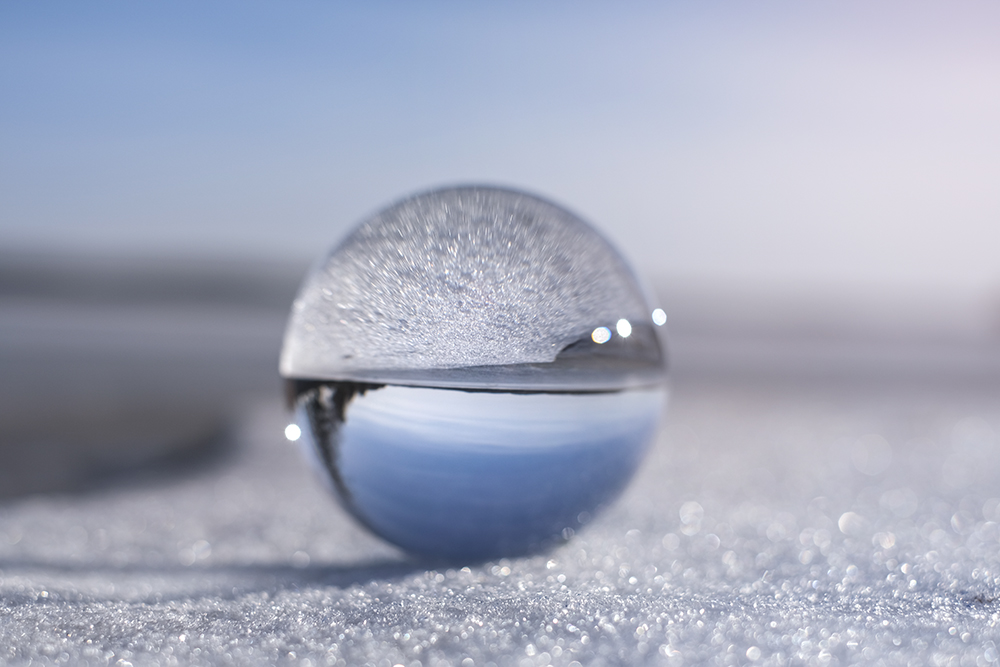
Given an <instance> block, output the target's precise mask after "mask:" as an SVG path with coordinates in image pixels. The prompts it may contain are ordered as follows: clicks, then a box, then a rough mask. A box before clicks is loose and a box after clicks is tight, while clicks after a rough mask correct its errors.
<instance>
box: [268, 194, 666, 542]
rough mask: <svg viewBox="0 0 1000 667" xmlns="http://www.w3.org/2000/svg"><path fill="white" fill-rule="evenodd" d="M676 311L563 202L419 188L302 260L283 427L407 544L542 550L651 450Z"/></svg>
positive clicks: (358, 509) (330, 478)
mask: <svg viewBox="0 0 1000 667" xmlns="http://www.w3.org/2000/svg"><path fill="white" fill-rule="evenodd" d="M665 321H666V316H665V314H663V311H662V310H660V309H654V308H653V307H652V305H651V304H650V303H649V301H648V300H647V298H646V296H645V294H644V292H643V290H642V289H641V288H640V286H639V284H638V282H637V281H636V278H635V276H634V274H633V273H632V271H631V269H630V268H629V267H628V265H627V263H626V262H625V261H624V260H623V259H622V257H621V255H619V254H618V252H616V251H615V250H614V248H612V247H611V245H609V244H608V242H607V241H605V240H604V239H603V238H602V237H601V236H600V235H599V234H598V233H597V232H596V231H594V230H593V229H592V228H591V227H590V226H588V225H587V224H586V223H584V222H583V221H581V220H580V219H579V218H577V217H576V216H574V215H573V214H571V213H569V212H567V211H566V210H564V209H562V208H560V207H558V206H555V205H553V204H551V203H549V202H546V201H544V200H542V199H539V198H537V197H533V196H531V195H527V194H524V193H521V192H516V191H512V190H504V189H497V188H489V187H463V188H449V189H443V190H436V191H432V192H428V193H424V194H421V195H418V196H415V197H411V198H409V199H405V200H403V201H401V202H399V203H397V204H395V205H393V206H390V207H389V208H387V209H385V210H383V211H381V212H380V213H378V214H376V215H375V216H373V217H372V218H370V219H368V220H366V221H365V222H363V223H362V224H361V225H360V226H359V227H358V228H357V229H355V230H354V231H353V232H352V233H351V234H350V235H349V236H348V237H347V238H346V239H345V240H344V241H343V242H342V243H341V244H340V245H339V246H337V247H336V248H335V249H334V250H333V252H331V253H330V254H329V255H328V256H327V257H326V259H325V260H324V261H322V262H321V263H320V264H319V265H317V266H316V268H315V269H314V270H313V271H312V272H311V273H310V274H309V276H307V278H306V280H305V282H304V284H303V285H302V288H301V290H300V292H299V295H298V297H297V298H296V300H295V302H294V304H293V307H292V313H291V316H290V318H289V322H288V327H287V330H286V333H285V341H284V346H283V349H282V353H281V373H282V375H283V376H284V378H285V379H286V381H287V386H288V389H289V397H290V400H291V401H292V402H293V403H294V409H295V415H296V417H295V418H296V424H295V426H297V427H298V428H295V429H289V430H288V431H286V432H287V433H292V434H294V436H295V438H296V439H299V441H300V442H301V443H303V445H304V448H305V450H306V452H307V454H308V455H309V456H310V458H311V459H312V461H313V462H314V463H315V465H316V467H317V468H318V469H319V470H320V473H321V476H322V477H323V478H324V479H325V480H326V481H327V482H328V483H329V485H330V487H331V488H332V489H333V490H334V492H335V493H336V495H337V497H338V498H339V499H340V501H341V503H342V504H343V505H344V507H345V508H346V509H347V510H348V511H349V512H350V513H351V514H353V515H354V516H355V517H356V518H357V519H358V520H359V521H360V522H361V523H363V524H364V525H366V526H368V527H369V528H370V529H371V530H372V531H373V532H375V533H376V534H378V535H380V536H382V537H383V538H385V539H387V540H389V541H391V542H393V543H395V544H397V545H399V546H401V547H403V548H404V549H406V550H409V551H412V552H416V553H419V554H424V555H427V556H432V557H443V558H448V559H484V558H493V557H499V556H510V555H517V554H523V553H529V552H533V551H537V550H540V549H543V548H546V547H547V546H549V545H551V544H554V543H557V542H559V541H560V540H563V539H565V538H567V537H568V536H570V535H572V534H573V531H574V530H576V529H577V528H578V527H579V526H580V524H581V523H585V522H586V521H587V519H588V517H589V516H591V515H592V514H593V513H594V512H595V511H597V510H598V509H599V508H600V507H602V506H603V505H605V504H607V503H608V502H610V501H611V500H613V499H614V498H615V497H616V496H617V495H618V494H619V493H620V492H621V490H622V489H623V488H624V486H625V485H626V484H627V482H628V480H629V479H630V478H631V476H632V474H633V473H634V471H635V469H636V467H637V466H638V464H639V462H640V461H641V460H642V457H643V455H644V453H645V451H646V449H647V447H648V445H649V442H650V439H651V437H652V435H653V433H654V431H655V428H656V425H657V422H658V420H659V416H660V412H661V410H662V407H663V405H664V403H665V397H666V390H665V385H664V381H665V374H666V364H665V357H664V352H663V346H662V342H661V340H660V337H659V336H658V333H657V329H658V327H659V326H660V325H662V324H663V323H664V322H665ZM300 435H301V437H300ZM289 437H291V436H289Z"/></svg>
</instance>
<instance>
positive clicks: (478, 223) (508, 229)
mask: <svg viewBox="0 0 1000 667" xmlns="http://www.w3.org/2000/svg"><path fill="white" fill-rule="evenodd" d="M650 313H651V308H650V307H649V306H648V304H646V302H645V299H644V296H643V294H642V291H641V290H640V289H639V287H638V285H637V284H636V281H635V277H634V275H633V274H632V272H631V270H630V269H629V268H628V266H627V265H626V264H625V262H624V260H623V259H622V258H621V256H620V255H619V254H618V253H617V252H616V251H615V250H614V249H613V248H612V247H611V246H610V245H609V244H608V243H607V241H605V240H604V239H603V238H602V237H601V236H600V235H599V234H598V233H597V232H595V231H594V230H593V229H592V228H591V227H590V226H588V225H587V224H586V223H584V222H583V221H581V220H580V219H579V218H577V217H576V216H574V215H572V214H571V213H569V212H568V211H565V210H564V209H561V208H559V207H557V206H554V205H552V204H550V203H548V202H546V201H543V200H541V199H537V198H535V197H532V196H530V195H526V194H523V193H520V192H514V191H510V190H500V189H495V188H485V187H466V188H454V189H446V190H437V191H434V192H429V193H426V194H422V195H418V196H416V197H412V198H410V199H407V200H404V201H402V202H400V203H399V204H396V205H394V206H391V207H389V208H388V209H386V210H384V211H382V212H380V213H379V214H377V215H376V216H374V217H373V218H371V219H369V220H367V221H366V222H364V223H363V224H362V225H361V226H360V227H359V228H358V229H356V230H355V231H354V232H353V233H352V234H351V235H350V236H348V237H347V238H346V239H345V240H344V241H343V243H341V245H340V246H338V247H337V248H336V249H335V250H334V252H333V253H332V254H331V256H330V257H329V258H327V260H325V261H324V262H323V263H322V264H321V265H320V266H319V267H317V269H316V270H315V271H314V272H313V273H312V274H311V275H310V276H309V278H308V279H307V280H306V282H305V284H304V285H303V288H302V291H301V292H300V294H299V297H298V298H297V299H296V301H295V304H294V306H293V309H292V315H291V318H290V320H289V324H288V330H287V333H286V335H285V345H284V349H283V351H282V359H281V371H282V374H283V375H285V376H286V377H298V378H325V379H346V378H347V377H348V376H349V374H350V372H352V371H357V370H372V369H397V370H398V369H405V370H413V369H442V368H462V367H468V366H494V365H505V364H525V363H535V362H538V363H544V362H551V361H552V360H553V359H555V357H556V355H557V354H558V353H559V352H560V351H561V350H562V349H563V348H564V347H565V346H566V345H568V344H570V343H572V342H574V341H577V340H580V339H581V338H583V339H586V338H589V337H590V334H591V332H592V331H593V330H594V328H595V327H600V326H604V327H614V326H615V323H616V322H618V321H619V319H623V318H624V319H626V320H629V321H631V322H632V323H646V324H648V322H649V320H650Z"/></svg>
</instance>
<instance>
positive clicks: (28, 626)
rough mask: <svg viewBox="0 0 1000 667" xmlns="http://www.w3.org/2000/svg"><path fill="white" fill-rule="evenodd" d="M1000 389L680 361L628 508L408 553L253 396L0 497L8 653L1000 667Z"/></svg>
mask: <svg viewBox="0 0 1000 667" xmlns="http://www.w3.org/2000/svg"><path fill="white" fill-rule="evenodd" d="M997 399H998V393H997V387H996V383H995V382H992V383H991V382H989V381H980V382H978V383H977V382H974V381H972V380H967V381H957V380H952V381H947V382H946V381H944V380H942V381H940V382H936V381H933V378H931V379H928V378H924V379H923V380H917V379H911V380H910V381H903V380H902V379H899V380H896V381H887V380H882V381H877V380H874V379H871V378H867V379H866V378H865V377H863V376H854V377H845V378H842V379H841V380H839V381H832V380H829V379H826V380H816V379H813V380H809V379H799V380H791V379H781V377H777V376H775V377H771V378H770V379H768V378H767V377H765V376H759V377H758V376H753V375H746V376H743V377H737V376H718V377H715V378H714V379H713V378H711V377H708V376H701V377H700V376H698V375H696V374H687V375H683V374H682V375H681V377H678V378H676V379H675V381H674V382H673V385H672V394H671V398H670V406H669V410H668V413H667V417H666V420H665V423H664V425H663V427H662V429H661V431H660V433H659V436H658V439H657V441H656V443H655V445H654V448H653V450H652V451H651V454H650V456H649V458H648V460H647V461H646V464H645V465H644V467H643V468H642V469H641V471H640V473H639V475H638V476H637V478H636V479H635V480H634V483H633V484H632V485H631V486H630V487H629V489H628V490H627V492H626V493H625V495H624V496H623V497H622V498H621V499H620V501H619V502H617V503H616V504H614V505H613V506H611V507H609V508H607V510H606V511H605V512H603V513H602V514H599V515H598V516H596V517H594V518H593V520H592V521H590V522H589V524H588V525H587V527H586V528H585V529H584V530H583V531H581V533H580V534H578V535H576V536H574V537H572V539H570V540H569V541H568V542H567V543H565V544H564V545H562V546H560V547H558V548H556V549H555V550H553V551H551V552H549V553H544V554H540V555H536V556H533V557H527V558H517V559H510V560H498V561H494V562H487V563H450V564H448V563H429V562H418V561H413V560H410V559H408V558H407V557H406V556H405V555H404V554H402V553H401V552H399V551H397V550H395V549H394V548H393V547H390V546H388V545H386V544H384V543H382V542H380V541H379V540H377V539H376V538H374V537H371V536H369V535H368V534H366V533H365V532H364V531H363V530H362V529H360V528H358V527H357V526H356V525H355V524H354V523H352V521H351V520H350V519H349V518H348V517H347V515H346V514H345V513H344V512H343V511H342V510H341V509H340V508H339V507H338V506H337V505H336V504H335V502H334V500H333V499H332V497H330V496H329V495H328V494H327V493H326V491H325V490H323V488H322V486H321V484H320V483H319V482H318V481H316V480H315V479H314V478H313V477H312V474H311V472H310V471H309V470H308V469H307V468H306V466H305V465H304V463H303V462H302V460H301V457H300V456H299V453H298V452H297V451H296V450H295V446H294V445H292V444H290V443H288V442H286V441H285V440H284V438H283V436H282V432H283V429H284V426H285V424H286V420H287V418H288V416H287V414H286V413H285V412H284V411H283V410H282V408H281V407H280V405H279V403H278V401H277V400H274V401H264V402H260V403H256V404H254V405H251V406H248V407H247V409H246V410H245V411H244V412H243V413H242V416H241V418H240V420H239V425H238V428H237V429H236V430H235V432H234V433H233V435H232V439H233V442H234V445H235V446H234V447H232V448H231V449H230V450H229V452H230V453H229V454H228V455H227V456H225V457H223V458H221V459H220V460H217V461H216V462H215V463H211V464H207V465H204V466H202V467H200V468H195V469H193V470H192V469H183V470H173V471H168V472H164V473H162V474H156V473H148V474H144V475H142V476H140V477H129V476H125V477H124V478H123V477H118V478H116V479H115V481H114V484H112V485H111V486H108V487H104V488H99V489H97V490H92V491H90V492H85V493H78V494H73V495H59V494H55V495H45V496H42V495H36V496H21V497H18V498H14V499H9V500H7V501H5V502H4V504H2V505H0V606H2V615H0V662H5V663H8V664H12V665H21V664H93V665H120V666H123V667H124V666H126V665H129V664H132V665H152V664H161V665H175V664H179V665H186V664H195V665H198V664H289V665H291V664H295V665H313V666H319V665H376V666H382V667H391V666H392V665H407V666H410V667H413V666H416V665H422V666H428V667H429V666H431V665H454V666H455V667H458V666H462V667H469V666H471V665H482V666H486V665H497V666H498V667H528V666H542V665H548V664H552V665H576V664H580V665H636V664H651V665H659V664H663V665H679V664H688V665H698V664H709V665H742V664H754V665H788V664H794V665H799V664H809V665H849V664H885V665H907V664H914V665H916V664H920V665H963V666H964V665H969V666H971V665H988V664H991V663H994V662H996V661H997V660H998V659H1000V647H998V645H997V644H998V643H1000V630H998V628H997V623H998V620H1000V601H998V598H1000V585H998V583H1000V579H998V576H1000V442H998V439H997V433H998V430H1000V403H998V400H997Z"/></svg>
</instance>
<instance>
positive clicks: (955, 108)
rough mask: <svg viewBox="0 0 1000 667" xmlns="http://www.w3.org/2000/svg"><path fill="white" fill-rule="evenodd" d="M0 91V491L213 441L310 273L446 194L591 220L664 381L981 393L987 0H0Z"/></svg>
mask: <svg viewBox="0 0 1000 667" xmlns="http://www.w3.org/2000/svg"><path fill="white" fill-rule="evenodd" d="M0 91H2V94H0V99H2V103H0V496H17V495H23V494H26V493H32V492H43V491H58V490H73V489H81V488H89V487H92V486H94V485H100V484H105V483H108V480H109V479H111V478H113V476H114V475H115V474H134V472H135V471H137V470H146V469H150V468H151V467H154V468H157V469H160V468H162V467H163V466H169V465H174V463H176V462H178V461H179V462H181V463H183V462H184V461H189V460H202V459H201V458H199V457H202V458H203V457H211V456H214V455H216V454H217V453H218V452H220V451H224V450H225V448H226V447H227V446H228V445H227V442H228V441H229V440H228V436H227V432H228V429H229V425H230V424H231V423H232V419H233V415H234V414H236V413H238V412H239V411H240V410H241V409H243V406H246V405H248V404H249V403H248V402H250V401H252V400H257V399H260V398H273V400H274V401H279V400H280V382H279V380H278V376H277V355H278V349H279V347H280V341H281V335H282V330H283V326H284V319H285V317H286V315H287V311H288V308H289V305H290V303H291V300H292V298H293V296H294V293H295V290H296V288H297V285H298V282H299V281H300V280H301V278H302V276H303V275H304V273H305V271H306V270H307V268H308V266H309V264H310V263H311V262H313V261H315V260H316V259H317V258H318V257H319V256H320V255H321V254H322V253H324V252H325V251H326V250H327V249H328V248H329V247H330V246H331V245H333V244H334V243H335V242H336V241H337V239H338V238H339V237H341V236H342V235H343V234H344V233H345V232H346V231H347V230H348V229H349V228H350V227H351V226H353V225H354V224H356V223H357V222H358V221H359V220H360V219H361V218H363V217H364V216H366V215H368V214H369V213H371V212H373V211H375V210H377V209H379V208H381V207H383V206H384V205H386V204H388V203H390V202H392V201H393V200H395V199H398V198H400V197H402V196H405V195H408V194H411V193H413V192H415V191H419V190H422V189H426V188H430V187H435V186H439V185H445V184H455V183H470V182H481V183H490V184H498V185H506V186H512V187H517V188H522V189H526V190H529V191H532V192H535V193H538V194H541V195H543V196H546V197H548V198H550V199H553V200H554V201H556V202H558V203H561V204H563V205H565V206H567V207H568V208H570V209H572V210H574V211H576V212H577V213H578V214H580V215H581V216H583V217H584V218H586V219H588V220H590V221H592V223H593V224H594V225H595V226H596V227H597V228H599V229H601V230H602V231H603V232H604V233H605V234H606V235H607V236H608V237H609V238H610V239H612V241H613V242H615V243H616V244H617V245H618V246H619V247H620V248H621V249H622V251H623V252H624V253H625V254H626V255H627V256H628V257H630V258H631V259H632V261H633V262H634V264H635V266H636V267H637V269H638V270H639V272H640V273H642V274H643V275H644V276H645V277H646V278H647V280H648V282H649V284H650V285H651V286H652V287H653V289H654V291H655V292H656V293H657V294H658V295H659V298H660V300H661V303H662V305H663V307H664V308H665V309H666V311H667V313H668V318H669V320H668V327H669V335H670V337H671V361H672V372H673V374H674V378H675V381H676V382H679V383H683V382H684V379H685V378H688V377H704V376H715V377H718V376H724V377H726V376H737V375H738V376H741V377H744V378H747V377H749V378H758V377H772V376H782V377H786V376H797V377H806V378H811V379H813V380H815V381H819V382H836V381H839V380H840V379H843V378H848V379H851V381H858V380H861V381H864V382H869V381H871V382H877V381H882V380H884V379H886V378H891V379H892V380H893V381H896V382H912V383H946V382H953V383H958V384H965V385H968V384H970V383H971V384H972V385H975V386H977V387H980V388H981V391H986V392H995V391H996V389H997V388H998V382H997V381H998V379H1000V262H998V261H997V251H998V248H1000V123H998V122H997V119H998V118H1000V6H998V5H996V4H995V3H988V2H960V3H948V4H942V3H920V2H905V3H903V2H880V3H870V2H838V3H823V4H813V3H809V4H805V3H792V2H754V3H722V2H699V3H626V4H614V5H608V4H598V3H568V2H552V3H544V4H541V5H539V4H537V3H526V2H525V3H520V2H511V3H504V4H502V5H492V4H487V3H458V2H431V3H423V4H420V5H415V4H407V3H385V2H374V3H364V4H347V3H320V2H306V1H301V2H292V3H277V2H239V3H236V2H217V3H210V4H209V3H200V2H172V3H127V2H103V3H99V4H80V3H69V2H39V3H5V4H3V5H2V6H0ZM109 476H110V477H109Z"/></svg>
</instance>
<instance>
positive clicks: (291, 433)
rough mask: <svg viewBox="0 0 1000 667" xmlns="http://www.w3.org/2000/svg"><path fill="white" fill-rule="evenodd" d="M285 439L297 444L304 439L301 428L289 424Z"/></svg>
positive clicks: (286, 428)
mask: <svg viewBox="0 0 1000 667" xmlns="http://www.w3.org/2000/svg"><path fill="white" fill-rule="evenodd" d="M285 437H286V438H288V439H289V440H291V441H292V442H295V441H296V440H298V439H299V438H300V437H302V429H300V428H299V426H298V424H289V425H288V426H286V427H285Z"/></svg>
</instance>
